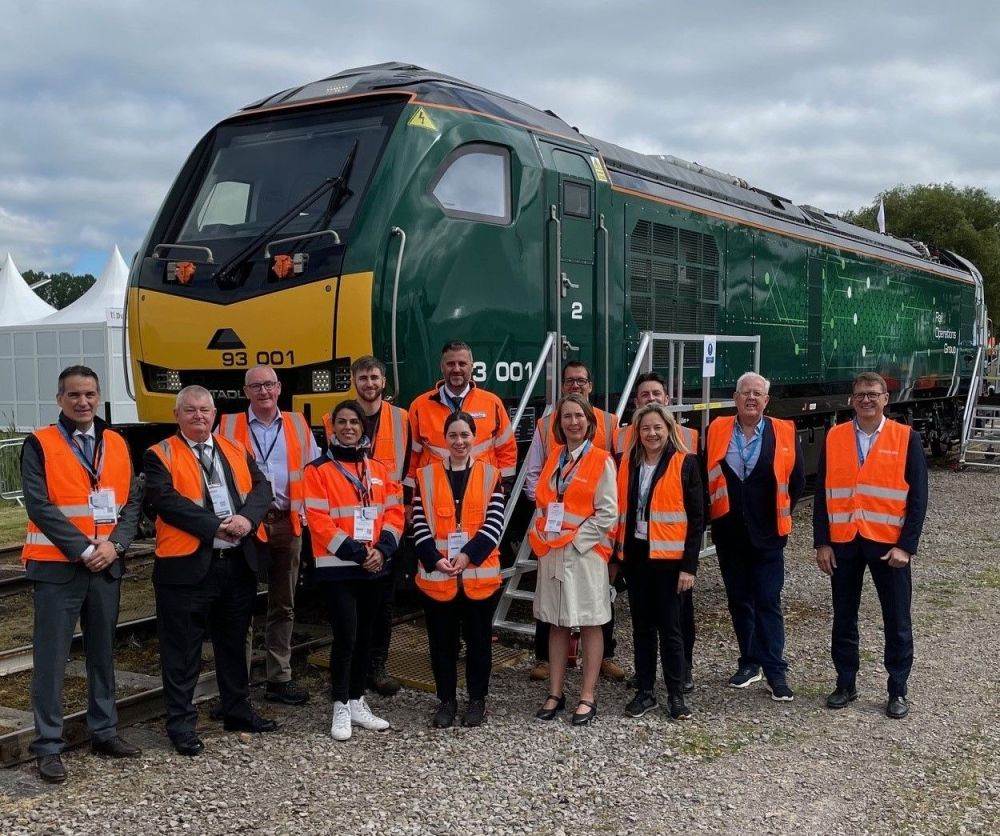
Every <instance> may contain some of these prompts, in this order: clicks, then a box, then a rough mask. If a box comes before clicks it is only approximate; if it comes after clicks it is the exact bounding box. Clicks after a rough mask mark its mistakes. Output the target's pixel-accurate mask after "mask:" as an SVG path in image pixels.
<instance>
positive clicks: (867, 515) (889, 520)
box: [854, 508, 906, 526]
mask: <svg viewBox="0 0 1000 836" xmlns="http://www.w3.org/2000/svg"><path fill="white" fill-rule="evenodd" d="M854 517H855V519H858V520H864V521H865V522H871V523H882V524H883V525H892V526H901V525H902V524H903V523H904V522H906V518H905V517H893V516H891V515H890V514H875V513H873V512H872V511H865V510H864V509H863V508H858V509H857V510H856V511H855V512H854Z"/></svg>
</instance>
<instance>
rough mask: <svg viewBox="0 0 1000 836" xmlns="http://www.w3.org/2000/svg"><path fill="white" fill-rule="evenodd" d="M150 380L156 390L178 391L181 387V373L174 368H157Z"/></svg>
mask: <svg viewBox="0 0 1000 836" xmlns="http://www.w3.org/2000/svg"><path fill="white" fill-rule="evenodd" d="M151 382H152V384H153V390H154V391H156V392H180V391H181V388H182V384H181V373H180V372H179V371H177V370H176V369H157V370H156V371H154V372H153V374H152V381H151Z"/></svg>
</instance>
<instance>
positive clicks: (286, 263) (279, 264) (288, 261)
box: [271, 255, 295, 279]
mask: <svg viewBox="0 0 1000 836" xmlns="http://www.w3.org/2000/svg"><path fill="white" fill-rule="evenodd" d="M294 269H295V265H294V263H293V261H292V257H291V256H290V255H276V256H275V257H274V264H272V265H271V270H272V271H274V275H276V276H277V277H278V278H279V279H287V278H288V277H289V276H290V275H292V272H293V271H294Z"/></svg>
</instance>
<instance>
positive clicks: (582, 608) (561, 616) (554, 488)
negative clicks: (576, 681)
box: [528, 394, 618, 726]
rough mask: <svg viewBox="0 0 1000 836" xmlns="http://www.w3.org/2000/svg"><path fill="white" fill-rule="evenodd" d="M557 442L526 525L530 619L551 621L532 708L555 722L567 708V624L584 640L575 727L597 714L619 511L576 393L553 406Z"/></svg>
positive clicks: (606, 457) (592, 424) (608, 465)
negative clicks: (544, 680) (533, 583)
mask: <svg viewBox="0 0 1000 836" xmlns="http://www.w3.org/2000/svg"><path fill="white" fill-rule="evenodd" d="M556 416H557V421H556V424H555V428H554V434H555V440H556V442H557V443H558V446H556V447H555V448H554V449H553V450H552V452H551V453H549V456H548V458H547V459H546V461H545V465H544V467H543V468H542V472H541V474H540V476H539V478H538V485H537V487H536V489H535V505H536V511H535V517H534V519H533V521H532V524H531V527H530V529H529V531H528V538H529V540H530V541H531V547H532V550H533V551H534V553H535V555H536V556H537V557H538V582H537V587H536V589H535V604H534V613H535V618H536V619H538V620H539V621H544V622H547V623H548V624H551V625H552V629H551V631H550V633H549V695H548V697H547V698H546V700H545V702H544V703H543V704H542V707H541V708H540V709H539V710H538V712H537V713H536V716H537V717H538V718H539V719H540V720H553V719H555V717H556V715H557V714H558V713H559V712H560V711H562V710H563V709H564V708H565V707H566V697H565V694H564V693H563V683H564V680H565V677H566V657H567V654H568V650H569V634H570V628H572V627H579V628H580V633H581V636H580V637H581V640H582V643H583V682H582V684H581V687H580V699H579V704H578V705H577V708H576V711H575V712H574V713H573V725H576V726H583V725H587V724H588V723H590V721H591V720H593V719H594V717H595V716H596V715H597V701H596V687H597V678H598V675H599V673H600V670H601V661H602V658H603V656H604V637H603V635H602V633H601V627H602V625H604V624H606V623H607V622H608V621H609V620H610V619H611V595H610V590H609V586H608V561H609V560H610V558H611V530H612V528H613V527H614V525H615V520H616V519H617V515H618V498H617V493H616V487H615V465H614V461H613V459H612V458H611V455H610V454H609V453H608V452H607V451H606V450H602V449H601V448H599V447H596V446H594V444H593V443H592V442H593V438H594V433H595V431H596V428H597V420H596V418H595V416H594V410H593V408H592V407H591V406H590V404H589V403H587V400H586V398H584V397H582V396H581V395H577V394H571V395H566V396H565V397H563V398H562V399H560V401H559V403H558V404H557V405H556Z"/></svg>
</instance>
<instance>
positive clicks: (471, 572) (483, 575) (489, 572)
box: [462, 566, 500, 581]
mask: <svg viewBox="0 0 1000 836" xmlns="http://www.w3.org/2000/svg"><path fill="white" fill-rule="evenodd" d="M462 577H463V578H468V579H469V580H473V581H485V580H488V579H489V578H499V577H500V567H499V566H486V567H484V566H478V567H476V568H475V569H473V568H469V569H466V570H465V571H464V572H462Z"/></svg>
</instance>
